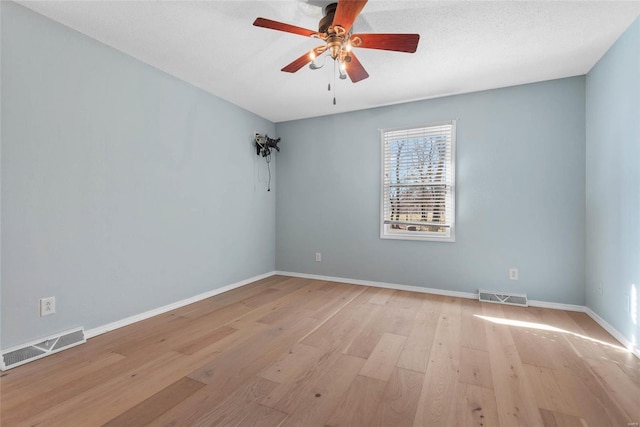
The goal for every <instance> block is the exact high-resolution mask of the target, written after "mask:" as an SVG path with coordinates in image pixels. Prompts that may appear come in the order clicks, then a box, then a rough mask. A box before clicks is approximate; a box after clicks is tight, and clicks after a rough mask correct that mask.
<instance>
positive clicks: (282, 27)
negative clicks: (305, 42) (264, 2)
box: [253, 18, 317, 37]
mask: <svg viewBox="0 0 640 427" xmlns="http://www.w3.org/2000/svg"><path fill="white" fill-rule="evenodd" d="M253 25H255V26H256V27H262V28H269V29H270V30H277V31H284V32H285V33H292V34H299V35H301V36H306V37H311V36H312V35H314V34H317V32H316V31H313V30H309V29H307V28H302V27H296V26H295V25H291V24H285V23H284V22H278V21H272V20H271V19H266V18H256V20H255V21H253Z"/></svg>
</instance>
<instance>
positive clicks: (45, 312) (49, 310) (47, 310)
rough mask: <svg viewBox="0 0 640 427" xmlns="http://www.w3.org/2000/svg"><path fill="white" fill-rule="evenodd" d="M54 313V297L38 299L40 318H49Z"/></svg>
mask: <svg viewBox="0 0 640 427" xmlns="http://www.w3.org/2000/svg"><path fill="white" fill-rule="evenodd" d="M55 312H56V297H48V298H42V299H40V316H41V317H42V316H49V315H50V314H54V313H55Z"/></svg>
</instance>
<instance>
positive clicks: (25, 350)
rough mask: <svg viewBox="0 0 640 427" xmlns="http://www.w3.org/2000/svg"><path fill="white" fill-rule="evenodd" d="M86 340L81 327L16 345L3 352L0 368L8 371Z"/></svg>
mask: <svg viewBox="0 0 640 427" xmlns="http://www.w3.org/2000/svg"><path fill="white" fill-rule="evenodd" d="M84 342H87V340H86V339H85V337H84V329H82V328H79V329H72V330H69V331H66V332H62V333H60V334H56V335H53V336H50V337H48V338H45V339H42V340H38V341H35V342H33V343H31V344H26V345H22V346H20V347H14V348H12V349H9V350H5V351H3V352H2V361H1V362H0V370H2V371H6V370H7V369H11V368H15V367H16V366H20V365H24V364H25V363H28V362H31V361H34V360H37V359H41V358H43V357H45V356H48V355H50V354H53V353H57V352H59V351H62V350H65V349H67V348H71V347H74V346H76V345H78V344H82V343H84Z"/></svg>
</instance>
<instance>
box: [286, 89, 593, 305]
mask: <svg viewBox="0 0 640 427" xmlns="http://www.w3.org/2000/svg"><path fill="white" fill-rule="evenodd" d="M425 84H428V82H425ZM449 119H457V120H458V122H457V166H456V168H457V169H456V183H457V187H456V193H457V194H456V199H457V201H456V203H457V205H456V220H457V229H456V242H455V243H437V242H419V241H418V242H416V241H399V240H381V239H380V237H379V229H380V227H379V221H380V136H379V129H380V128H391V127H397V126H406V125H422V124H428V123H432V122H438V121H443V120H449ZM276 130H277V133H278V136H279V137H281V138H282V140H283V142H284V145H283V146H284V147H285V148H284V149H283V150H282V152H281V153H279V158H278V161H279V164H278V193H277V197H276V199H277V218H276V230H277V232H276V266H277V268H278V270H282V271H293V272H302V273H310V274H319V275H327V276H337V277H342V278H352V279H361V280H371V281H380V282H388V283H396V284H403V285H413V286H423V287H432V288H439V289H447V290H454V291H465V292H475V291H477V289H478V288H481V289H483V288H486V289H496V290H503V291H512V292H526V293H527V294H528V295H529V297H530V298H532V299H536V300H544V301H553V302H559V303H572V304H584V256H585V255H584V253H585V242H584V226H585V195H584V185H585V167H584V162H585V145H584V141H585V79H584V77H574V78H568V79H562V80H555V81H549V82H544V83H536V84H530V85H524V86H517V87H510V88H505V89H499V90H491V91H486V92H479V93H472V94H467V95H460V96H453V97H447V98H440V99H433V100H426V101H420V102H414V103H407V104H401V105H395V106H390V107H384V108H376V109H371V110H366V111H358V112H353V113H346V114H339V115H333V116H327V117H319V118H313V119H306V120H297V121H291V122H284V123H278V124H277V125H276ZM315 252H321V253H322V262H316V261H315V258H314V253H315ZM512 266H515V267H518V268H519V269H520V280H519V281H510V280H508V268H509V267H512Z"/></svg>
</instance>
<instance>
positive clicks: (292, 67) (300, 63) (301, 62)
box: [280, 46, 322, 73]
mask: <svg viewBox="0 0 640 427" xmlns="http://www.w3.org/2000/svg"><path fill="white" fill-rule="evenodd" d="M321 47H322V46H320V48H321ZM317 49H318V48H317V47H316V48H313V49H311V50H310V51H309V52H307V53H305V54H304V55H302V56H301V57H300V58H298V59H296V60H295V61H293V62H292V63H291V64H289V65H287V66H285V67H284V68H283V69H282V70H280V71H284V72H286V73H295V72H296V71H298V70H299V69H300V68H302V67H304V66H305V65H307V64H308V63H309V62H311V61H313V58H315V56H316V52H317ZM312 55H314V56H312Z"/></svg>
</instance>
